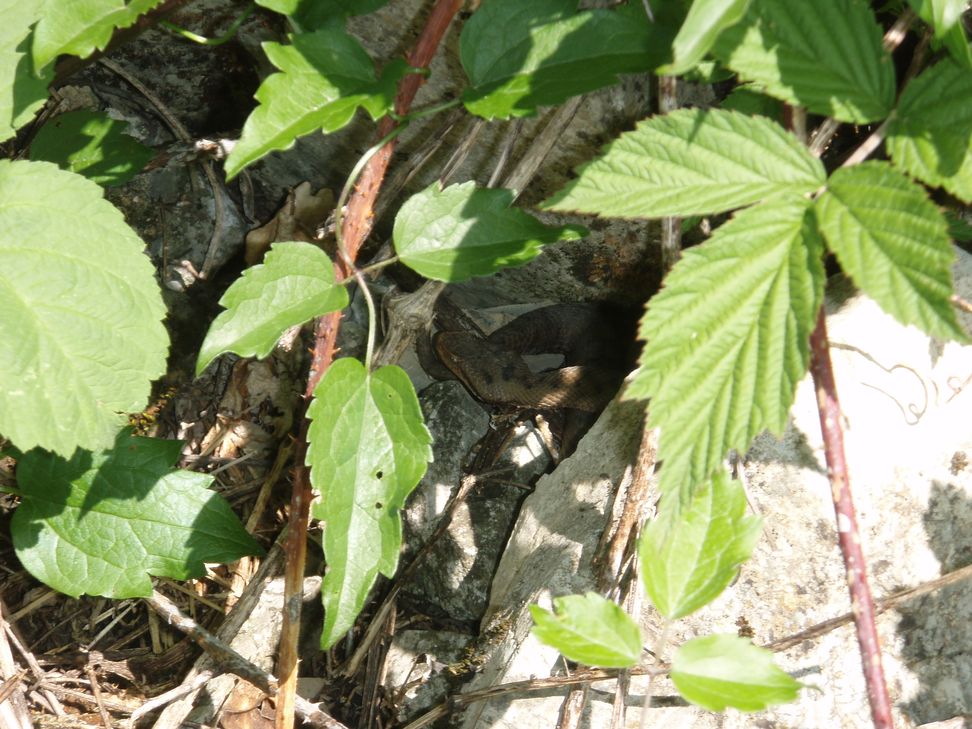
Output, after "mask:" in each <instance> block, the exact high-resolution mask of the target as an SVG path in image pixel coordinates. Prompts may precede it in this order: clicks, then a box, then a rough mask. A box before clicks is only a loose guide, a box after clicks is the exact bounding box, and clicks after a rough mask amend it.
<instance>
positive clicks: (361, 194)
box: [275, 0, 462, 729]
mask: <svg viewBox="0 0 972 729" xmlns="http://www.w3.org/2000/svg"><path fill="white" fill-rule="evenodd" d="M461 7H462V0H437V2H436V4H435V6H434V7H433V8H432V12H431V13H430V15H429V18H428V20H427V21H426V24H425V27H424V28H423V30H422V32H421V34H420V35H419V37H418V39H417V40H416V42H415V48H414V49H413V50H412V52H411V53H410V54H409V55H408V58H407V61H408V63H409V65H411V66H413V67H415V68H426V67H427V66H428V65H429V63H430V62H431V61H432V57H433V56H434V55H435V52H436V49H437V48H438V47H439V44H440V43H441V42H442V38H443V37H444V36H445V33H446V30H447V29H448V28H449V25H450V23H451V22H452V19H453V17H455V15H456V13H457V12H459V9H460V8H461ZM424 82H425V77H424V76H421V75H419V74H410V75H408V76H406V77H405V78H403V79H402V80H401V82H399V85H398V93H397V95H396V96H395V112H396V114H398V115H399V116H403V115H405V114H407V113H408V110H409V109H410V108H411V105H412V100H413V99H414V98H415V94H416V92H418V90H419V87H421V85H422V84H423V83H424ZM395 126H396V122H395V120H394V119H392V118H391V117H385V118H384V119H383V120H382V121H381V123H380V124H379V125H378V134H377V137H378V139H382V138H383V137H385V136H387V135H388V133H389V132H391V131H392V129H394V128H395ZM394 149H395V140H391V141H389V142H387V143H386V144H385V145H384V146H383V147H382V148H381V149H380V150H379V151H378V152H377V153H375V154H374V156H372V158H371V159H370V160H369V161H368V164H367V165H366V166H365V168H364V170H362V172H361V176H360V177H359V178H358V181H357V184H356V185H355V187H354V192H353V193H352V194H351V198H350V199H349V200H348V206H347V212H346V213H345V215H344V223H343V225H342V229H341V230H342V240H343V243H344V249H345V252H346V254H347V257H348V260H349V261H350V262H352V263H353V262H354V260H355V259H356V258H357V255H358V251H359V250H360V249H361V245H362V244H363V243H364V241H365V239H366V238H367V237H368V235H369V233H371V228H372V225H373V224H374V205H375V201H376V200H377V198H378V192H379V190H380V189H381V184H382V181H383V180H384V178H385V172H386V171H387V169H388V164H389V162H390V161H391V157H392V153H393V152H394ZM335 267H336V269H337V277H338V279H342V278H346V277H347V276H348V275H350V274H351V271H350V270H348V267H347V266H346V265H345V263H344V261H343V260H340V259H339V260H338V262H337V263H336V264H335ZM340 326H341V313H340V312H335V313H333V314H329V315H327V316H324V317H321V318H320V319H318V320H317V322H316V323H315V330H314V351H313V354H312V358H311V367H310V372H309V373H308V378H307V387H306V388H305V390H304V401H305V403H309V402H310V400H311V397H313V393H314V389H315V388H316V387H317V383H318V382H319V381H320V379H321V377H322V376H323V374H324V372H325V371H326V370H327V368H328V366H329V365H330V363H331V362H332V361H333V359H334V353H335V350H336V347H335V343H336V340H337V333H338V330H339V329H340ZM307 428H308V423H307V420H306V419H305V418H301V427H300V436H299V440H298V442H297V448H296V453H295V467H294V486H293V493H292V495H291V501H290V517H289V519H288V522H287V529H288V532H289V536H288V539H287V545H286V551H287V567H286V569H285V572H284V605H285V609H284V614H283V625H282V627H281V633H280V652H279V655H278V658H277V675H278V679H279V689H278V691H277V710H276V720H275V726H276V729H292V727H293V725H294V710H293V706H294V696H295V695H296V689H297V658H298V656H297V638H298V633H299V629H300V600H301V592H302V586H303V580H304V563H305V559H306V555H307V523H308V520H309V513H310V502H311V500H312V499H313V493H312V491H311V484H310V475H309V473H308V470H307V466H306V465H305V460H306V456H307Z"/></svg>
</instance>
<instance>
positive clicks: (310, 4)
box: [266, 0, 388, 31]
mask: <svg viewBox="0 0 972 729" xmlns="http://www.w3.org/2000/svg"><path fill="white" fill-rule="evenodd" d="M266 2H267V3H270V4H268V5H267V7H271V5H279V6H280V7H281V8H284V7H289V8H292V9H290V10H283V9H277V8H275V7H271V9H273V10H277V12H278V13H284V14H286V15H290V16H292V19H293V20H295V21H296V22H297V27H299V28H300V29H301V30H303V31H312V30H317V29H318V28H323V27H325V26H327V25H329V24H331V23H335V22H343V21H344V20H345V19H347V18H349V17H351V16H354V15H367V14H368V13H373V12H374V11H376V10H378V9H379V8H381V7H383V6H384V5H385V4H386V3H387V2H388V0H266Z"/></svg>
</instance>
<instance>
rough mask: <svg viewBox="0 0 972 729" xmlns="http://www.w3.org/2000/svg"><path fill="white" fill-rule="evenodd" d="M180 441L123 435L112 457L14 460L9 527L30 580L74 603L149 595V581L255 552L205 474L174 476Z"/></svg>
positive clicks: (198, 571)
mask: <svg viewBox="0 0 972 729" xmlns="http://www.w3.org/2000/svg"><path fill="white" fill-rule="evenodd" d="M181 450H182V444H181V443H180V442H178V441H171V440H154V439H152V438H134V437H132V436H131V435H130V434H129V433H128V432H126V431H123V432H122V433H120V434H119V436H118V438H117V440H116V441H115V444H114V447H113V448H112V449H110V450H106V451H101V452H97V453H90V452H88V451H82V450H78V451H76V452H75V453H74V455H73V456H72V457H71V459H70V460H65V459H64V458H60V457H58V456H55V455H52V454H50V453H47V452H46V451H42V450H40V449H35V450H32V451H30V452H29V453H27V454H25V455H24V456H23V458H21V459H20V461H19V462H18V463H17V484H18V486H19V487H20V489H21V491H22V493H23V502H22V503H21V505H20V506H19V507H18V508H17V510H16V511H15V512H14V516H13V520H12V522H11V525H10V529H11V533H12V536H13V543H14V549H15V550H16V552H17V557H18V558H19V559H20V561H21V563H22V564H23V565H24V567H26V568H27V570H28V571H29V572H30V573H31V574H32V575H34V577H36V578H37V579H39V580H41V581H42V582H44V583H46V584H48V585H50V586H51V587H53V588H54V589H55V590H59V591H61V592H63V593H66V594H68V595H71V596H73V597H77V596H78V595H80V594H82V593H88V594H90V595H104V596H105V597H114V598H122V597H146V596H148V595H150V594H152V582H151V580H150V579H149V576H150V575H154V576H158V577H172V578H174V579H179V580H184V579H187V578H189V577H198V576H200V575H203V574H204V573H205V566H204V564H203V563H204V562H231V561H233V560H236V559H239V558H240V557H242V556H244V555H247V554H260V553H261V551H262V550H261V549H260V546H259V545H258V544H257V543H256V542H255V541H254V540H253V538H252V537H251V536H250V535H249V534H247V533H246V530H245V529H244V528H243V525H242V524H240V521H239V519H237V518H236V515H235V514H234V513H233V511H232V509H230V507H229V505H228V504H227V503H226V501H224V500H223V499H222V498H221V497H220V496H218V495H217V494H215V493H213V492H212V491H209V490H208V489H207V487H208V486H209V485H210V484H211V483H212V481H213V479H212V477H211V476H207V475H205V474H201V473H192V472H190V471H176V470H173V469H172V464H174V463H175V462H176V460H177V459H178V458H179V453H180V452H181Z"/></svg>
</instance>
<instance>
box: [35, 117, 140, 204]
mask: <svg viewBox="0 0 972 729" xmlns="http://www.w3.org/2000/svg"><path fill="white" fill-rule="evenodd" d="M127 128H128V124H126V123H125V122H119V121H115V120H114V119H112V118H110V117H109V116H108V115H107V114H104V113H103V112H97V111H69V112H67V113H66V114H61V115H59V116H56V117H54V118H53V119H51V120H50V121H48V122H47V123H46V124H45V125H44V126H43V127H41V129H40V131H39V132H37V136H36V137H34V141H33V142H31V145H30V158H31V159H34V160H43V161H45V162H53V163H54V164H56V165H59V166H60V167H62V168H63V169H66V170H70V171H71V172H77V173H78V174H79V175H84V176H85V177H87V178H88V179H89V180H91V181H92V182H97V183H98V184H99V185H104V186H105V187H110V186H112V185H121V184H124V183H125V182H127V181H128V180H130V179H132V178H133V177H134V176H135V175H137V174H138V173H139V172H140V171H141V170H142V168H143V167H145V165H146V164H147V163H148V161H149V160H150V159H152V158H153V157H154V156H155V152H154V151H153V150H152V149H150V148H149V147H146V146H145V145H144V144H142V143H141V142H139V141H138V140H136V139H134V138H133V137H131V136H129V135H128V134H126V133H125V130H126V129H127Z"/></svg>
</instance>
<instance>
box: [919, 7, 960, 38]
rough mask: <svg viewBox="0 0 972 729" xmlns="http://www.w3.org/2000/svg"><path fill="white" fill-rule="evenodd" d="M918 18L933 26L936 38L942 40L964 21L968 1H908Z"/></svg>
mask: <svg viewBox="0 0 972 729" xmlns="http://www.w3.org/2000/svg"><path fill="white" fill-rule="evenodd" d="M908 4H909V5H911V7H912V8H914V9H915V12H916V13H918V17H920V18H921V19H922V20H924V21H925V22H926V23H928V24H929V25H931V26H932V28H933V29H934V31H935V37H936V38H938V39H942V38H944V37H945V35H946V34H947V33H948V31H949V30H951V29H952V28H953V27H954V26H955V25H957V24H958V23H959V20H961V19H962V13H964V12H965V11H966V10H967V9H968V7H969V3H968V0H908Z"/></svg>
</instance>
